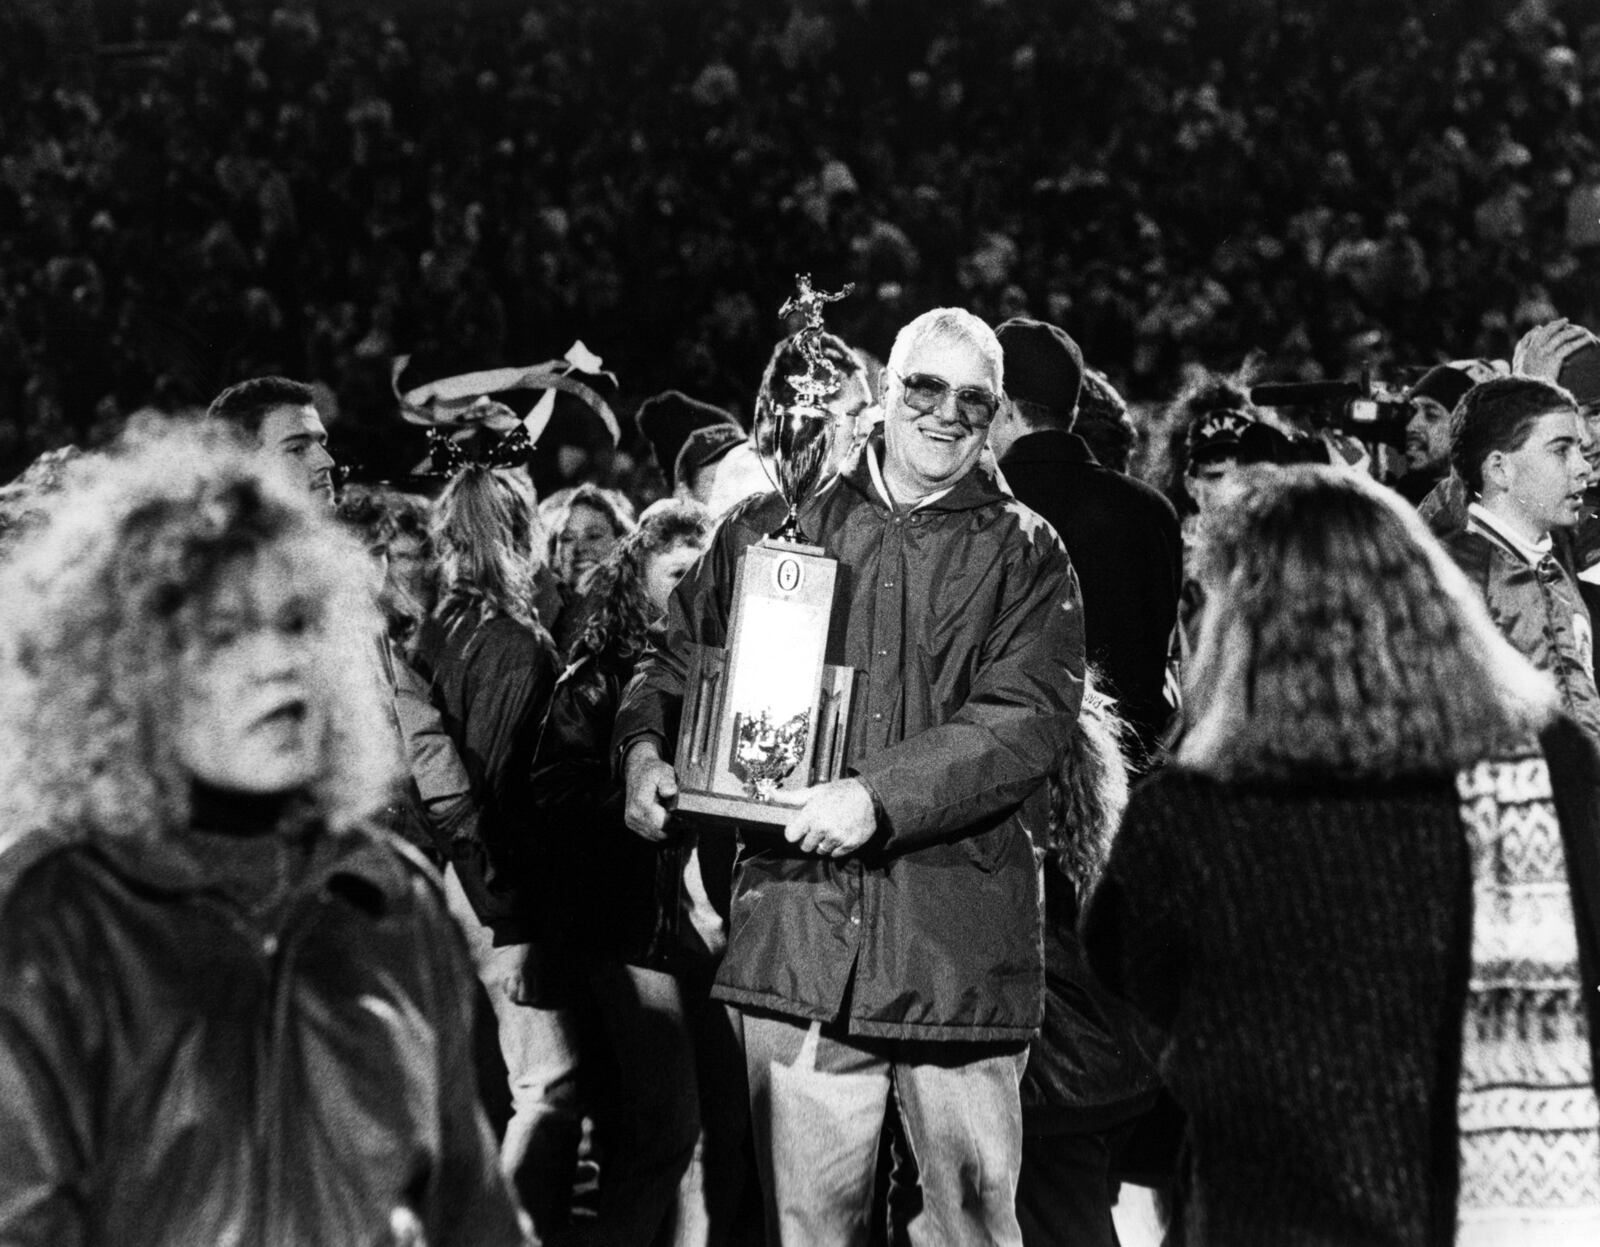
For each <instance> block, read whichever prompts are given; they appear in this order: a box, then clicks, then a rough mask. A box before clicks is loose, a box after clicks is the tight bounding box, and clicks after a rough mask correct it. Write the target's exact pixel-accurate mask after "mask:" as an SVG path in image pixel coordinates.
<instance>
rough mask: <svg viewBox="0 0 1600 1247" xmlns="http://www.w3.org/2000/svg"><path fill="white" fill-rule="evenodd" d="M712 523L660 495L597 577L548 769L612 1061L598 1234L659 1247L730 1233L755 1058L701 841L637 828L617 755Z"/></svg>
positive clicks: (547, 815)
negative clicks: (743, 1032)
mask: <svg viewBox="0 0 1600 1247" xmlns="http://www.w3.org/2000/svg"><path fill="white" fill-rule="evenodd" d="M710 531H711V517H710V515H709V514H708V513H707V512H706V511H705V510H704V508H702V507H700V506H699V505H698V504H696V503H693V502H689V501H680V500H674V499H669V500H663V501H661V502H657V503H655V504H654V505H653V506H651V507H650V508H649V509H648V510H647V511H646V512H645V515H644V518H643V520H642V521H641V523H640V524H639V527H638V528H637V529H636V530H635V531H634V532H632V533H630V534H628V535H627V536H626V537H624V538H623V539H622V540H621V541H620V542H618V543H617V546H616V548H615V549H614V550H612V552H611V553H610V555H609V556H608V557H607V558H606V560H605V561H604V562H603V563H601V564H600V566H599V567H598V568H597V569H596V570H595V572H594V576H593V578H592V580H591V582H590V592H589V595H588V597H587V598H586V600H585V603H584V607H585V617H586V619H587V623H586V625H585V627H584V631H583V634H582V636H580V637H579V638H578V641H577V642H576V644H575V645H574V646H573V648H572V651H571V654H570V655H569V661H568V664H567V670H566V672H565V673H564V674H563V675H562V677H561V683H560V684H559V685H558V686H557V689H556V693H555V697H554V699H553V701H552V703H551V709H550V716H549V719H548V721H547V722H546V724H545V729H544V735H543V738H542V739H541V741H540V745H539V751H538V759H537V764H536V768H535V773H534V790H535V794H536V800H537V802H538V804H539V809H540V813H541V815H542V822H541V833H540V834H541V836H542V837H543V838H545V839H546V840H547V841H548V842H549V860H550V862H551V867H552V868H551V873H550V883H551V887H550V893H551V895H550V905H549V907H548V909H547V916H548V917H549V919H550V921H551V922H552V924H553V927H554V930H553V933H552V937H551V938H552V942H553V943H554V944H556V945H557V946H558V947H560V948H562V949H563V956H562V957H561V958H560V961H561V963H562V965H563V966H565V967H568V968H569V969H570V971H571V974H572V976H573V981H572V982H571V983H569V984H568V985H567V986H568V989H569V990H576V991H578V992H579V993H581V994H582V995H583V996H584V997H586V998H587V999H588V1000H589V1001H590V1002H591V1003H592V1005H593V1006H594V1010H595V1012H596V1014H597V1016H598V1017H599V1020H600V1023H601V1035H600V1039H601V1041H602V1042H603V1044H604V1047H605V1048H607V1049H609V1053H608V1054H607V1055H608V1056H609V1058H610V1059H609V1060H608V1061H607V1062H605V1063H604V1064H605V1065H606V1066H607V1067H608V1068H610V1069H612V1070H613V1071H614V1081H615V1085H614V1087H612V1088H611V1089H610V1093H609V1094H607V1095H606V1096H604V1097H603V1098H602V1102H601V1111H600V1113H599V1118H598V1121H597V1128H598V1129H597V1133H598V1138H599V1142H600V1146H601V1149H602V1154H601V1167H600V1216H599V1219H598V1221H597V1222H596V1224H595V1226H594V1230H595V1240H596V1241H600V1242H615V1243H644V1242H649V1241H651V1239H652V1236H653V1235H654V1234H656V1232H657V1231H658V1230H659V1229H660V1228H661V1226H663V1225H665V1224H669V1223H670V1224H673V1225H674V1226H675V1231H674V1232H675V1238H674V1239H673V1241H674V1242H677V1243H680V1244H689V1243H701V1244H703V1243H707V1242H717V1241H727V1235H728V1234H729V1232H730V1230H729V1227H728V1225H727V1218H728V1217H729V1215H730V1214H731V1213H732V1211H733V1207H734V1205H736V1203H737V1196H738V1185H737V1176H736V1175H737V1170H736V1168H733V1167H731V1166H730V1162H732V1161H734V1160H736V1159H737V1156H738V1154H739V1140H740V1134H739V1126H740V1124H741V1123H742V1121H743V1118H744V1111H743V1096H744V1079H743V1076H742V1063H741V1060H740V1058H739V1055H738V1047H737V1039H736V1036H735V1034H734V1032H733V1031H732V1030H731V1029H730V1027H729V1023H728V1021H727V1015H726V1012H725V1011H724V1010H722V1009H721V1007H720V1006H718V1005H714V1004H713V1003H712V1002H711V1000H710V981H709V979H710V971H711V969H712V968H713V967H714V963H715V960H716V956H717V954H719V953H720V952H721V948H722V932H721V921H720V919H719V918H718V917H717V915H716V913H715V912H714V911H713V910H712V909H711V906H710V903H709V902H708V900H707V898H706V896H705V891H704V886H703V884H702V881H701V876H700V862H699V857H698V854H697V853H696V852H695V851H694V850H695V846H694V845H693V843H692V842H682V841H680V842H677V843H673V844H667V845H659V846H658V845H655V844H652V843H650V842H648V841H645V840H643V839H641V838H640V837H638V836H636V835H634V834H633V833H632V832H630V831H629V830H628V829H627V827H626V826H624V824H623V821H622V791H621V787H620V785H619V784H617V783H616V782H615V781H614V780H613V778H612V768H611V761H610V752H611V730H612V726H613V722H614V720H615V717H616V711H617V705H618V703H619V702H620V700H621V697H622V690H623V689H624V688H625V687H626V686H627V684H628V681H629V680H630V679H631V678H632V676H633V669H634V666H635V664H636V663H637V662H638V661H639V659H640V658H641V657H642V656H643V654H644V650H645V645H646V640H647V633H648V632H649V630H650V628H651V627H652V626H653V625H655V624H657V623H658V622H659V621H660V620H661V619H662V618H663V617H664V616H665V614H666V610H667V602H668V598H669V596H670V594H671V592H672V590H673V588H674V587H675V586H676V585H677V583H678V581H679V580H680V579H681V578H682V577H683V574H684V573H685V572H686V571H687V570H688V568H689V566H690V565H691V564H692V563H693V562H694V561H695V559H697V558H698V557H699V556H700V553H701V551H702V550H703V549H704V548H705V544H706V541H707V540H708V539H709V536H710ZM726 866H731V862H730V863H728V864H726ZM726 866H725V868H726ZM723 890H724V892H725V891H726V886H724V888H723ZM702 1126H703V1127H704V1130H703V1131H702ZM675 1208H676V1216H675V1218H674V1215H673V1214H674V1209H675Z"/></svg>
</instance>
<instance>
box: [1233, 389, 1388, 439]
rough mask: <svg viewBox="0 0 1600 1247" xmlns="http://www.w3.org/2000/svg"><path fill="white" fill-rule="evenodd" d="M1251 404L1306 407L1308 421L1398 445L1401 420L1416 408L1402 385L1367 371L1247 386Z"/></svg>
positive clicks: (1316, 426) (1323, 426)
mask: <svg viewBox="0 0 1600 1247" xmlns="http://www.w3.org/2000/svg"><path fill="white" fill-rule="evenodd" d="M1250 401H1251V402H1252V403H1254V404H1255V405H1256V406H1257V407H1290V408H1299V409H1302V410H1305V409H1309V410H1308V411H1307V415H1308V418H1309V420H1310V423H1311V425H1312V426H1313V427H1314V428H1318V429H1332V430H1334V431H1335V432H1338V433H1343V434H1346V435H1347V436H1349V437H1353V438H1356V439H1357V440H1358V441H1362V442H1366V443H1368V444H1377V445H1384V446H1393V447H1395V448H1396V449H1397V450H1404V449H1405V445H1406V425H1407V424H1409V423H1410V422H1411V416H1412V414H1413V413H1414V412H1415V410H1416V408H1415V406H1414V404H1413V403H1412V401H1411V400H1410V399H1409V398H1407V397H1406V394H1405V391H1404V390H1399V389H1395V388H1393V387H1391V386H1388V385H1384V384H1381V383H1379V382H1375V381H1373V379H1372V375H1371V374H1370V373H1362V375H1361V380H1359V381H1292V382H1282V383H1269V384H1265V385H1257V386H1254V387H1252V388H1251V390H1250Z"/></svg>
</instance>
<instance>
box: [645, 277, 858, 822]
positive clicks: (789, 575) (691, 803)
mask: <svg viewBox="0 0 1600 1247" xmlns="http://www.w3.org/2000/svg"><path fill="white" fill-rule="evenodd" d="M795 280H796V285H797V287H798V293H797V294H796V295H795V296H794V297H793V298H791V299H789V300H788V301H787V302H785V303H784V305H783V307H782V308H781V309H780V311H779V313H778V315H779V316H780V317H784V318H786V317H788V316H789V315H790V314H791V313H793V312H799V313H800V314H801V315H803V316H804V318H805V324H804V327H803V328H802V329H801V330H800V331H799V333H798V334H796V335H795V345H796V347H797V348H798V350H799V353H800V355H801V357H802V358H803V359H804V360H805V363H806V367H805V371H804V372H802V373H799V374H796V375H790V376H787V377H786V379H787V380H788V382H789V384H790V385H791V386H792V387H793V389H794V392H795V401H794V402H793V403H791V404H790V405H789V406H788V407H787V408H785V409H782V410H780V411H778V412H777V413H776V420H777V427H776V428H775V430H774V437H773V449H772V461H773V468H774V472H775V475H776V478H777V479H776V480H775V482H774V484H775V485H776V487H777V490H778V493H779V495H780V496H781V497H782V498H783V501H784V502H785V504H786V505H787V506H788V512H787V514H786V515H785V517H784V520H783V522H782V523H781V524H780V525H779V526H778V528H777V529H776V531H774V532H773V533H772V534H771V535H770V536H768V537H764V538H762V539H761V540H760V541H758V542H756V543H755V544H754V545H752V546H750V547H749V548H748V549H746V550H745V551H744V552H743V554H741V555H740V556H739V569H738V573H737V575H736V577H735V580H734V588H733V613H732V619H731V622H730V626H729V631H728V644H727V648H726V649H723V648H719V647H715V646H704V645H703V646H696V647H695V652H694V653H693V654H692V655H691V657H690V662H689V671H688V679H687V682H686V684H685V686H684V699H683V715H682V719H681V720H680V723H679V728H678V749H677V754H676V757H675V759H674V765H675V767H676V770H677V774H678V805H677V808H678V810H679V811H681V812H683V813H686V814H691V815H695V816H697V817H700V818H711V819H714V820H719V821H732V822H736V823H739V824H741V825H742V826H745V827H767V828H782V827H784V826H787V824H788V823H789V821H790V819H792V818H793V817H794V814H795V811H796V810H798V809H799V807H800V806H801V805H802V804H804V802H805V799H806V789H807V788H809V787H810V786H811V785H813V784H821V783H826V782H827V781H829V780H832V779H837V778H839V776H840V774H841V773H842V772H843V769H844V762H845V758H846V756H847V755H846V752H845V749H846V744H847V739H846V738H847V736H848V729H849V723H850V703H851V699H852V697H853V695H854V692H855V681H856V672H855V670H854V669H853V668H850V667H836V666H833V665H832V664H830V663H828V662H827V661H826V656H825V650H826V647H827V643H828V635H829V631H830V623H831V620H832V616H833V595H834V586H835V582H836V579H837V572H838V569H839V564H838V561H837V560H836V559H834V558H831V557H830V556H828V555H827V554H825V553H824V552H823V550H822V547H820V546H816V545H812V544H810V542H809V539H808V538H807V537H806V535H805V533H804V532H803V531H802V530H801V527H800V508H801V506H802V505H803V504H804V503H805V502H806V500H807V499H808V498H810V497H811V495H812V494H813V493H814V492H815V491H816V488H817V486H818V485H819V484H821V482H822V476H823V471H824V469H825V467H826V466H827V463H828V452H829V443H830V436H829V432H830V419H831V417H830V413H829V412H828V411H827V409H826V408H825V407H823V403H824V401H825V400H826V399H827V398H828V397H829V396H830V395H832V394H833V393H834V392H835V391H836V390H837V389H838V388H839V381H840V372H839V369H838V367H837V366H836V365H835V364H834V363H833V361H832V360H830V359H829V358H828V357H827V356H826V355H825V354H824V353H823V347H822V333H823V327H822V309H823V306H824V305H825V304H828V303H832V302H833V301H835V300H836V299H842V298H844V296H845V295H847V294H849V293H850V291H851V289H852V288H853V287H851V286H846V287H845V288H844V289H843V290H841V291H839V292H838V293H837V294H826V293H823V292H821V291H818V290H813V289H812V287H811V278H810V275H809V274H801V275H800V276H799V277H797V278H796V279H795Z"/></svg>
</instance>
